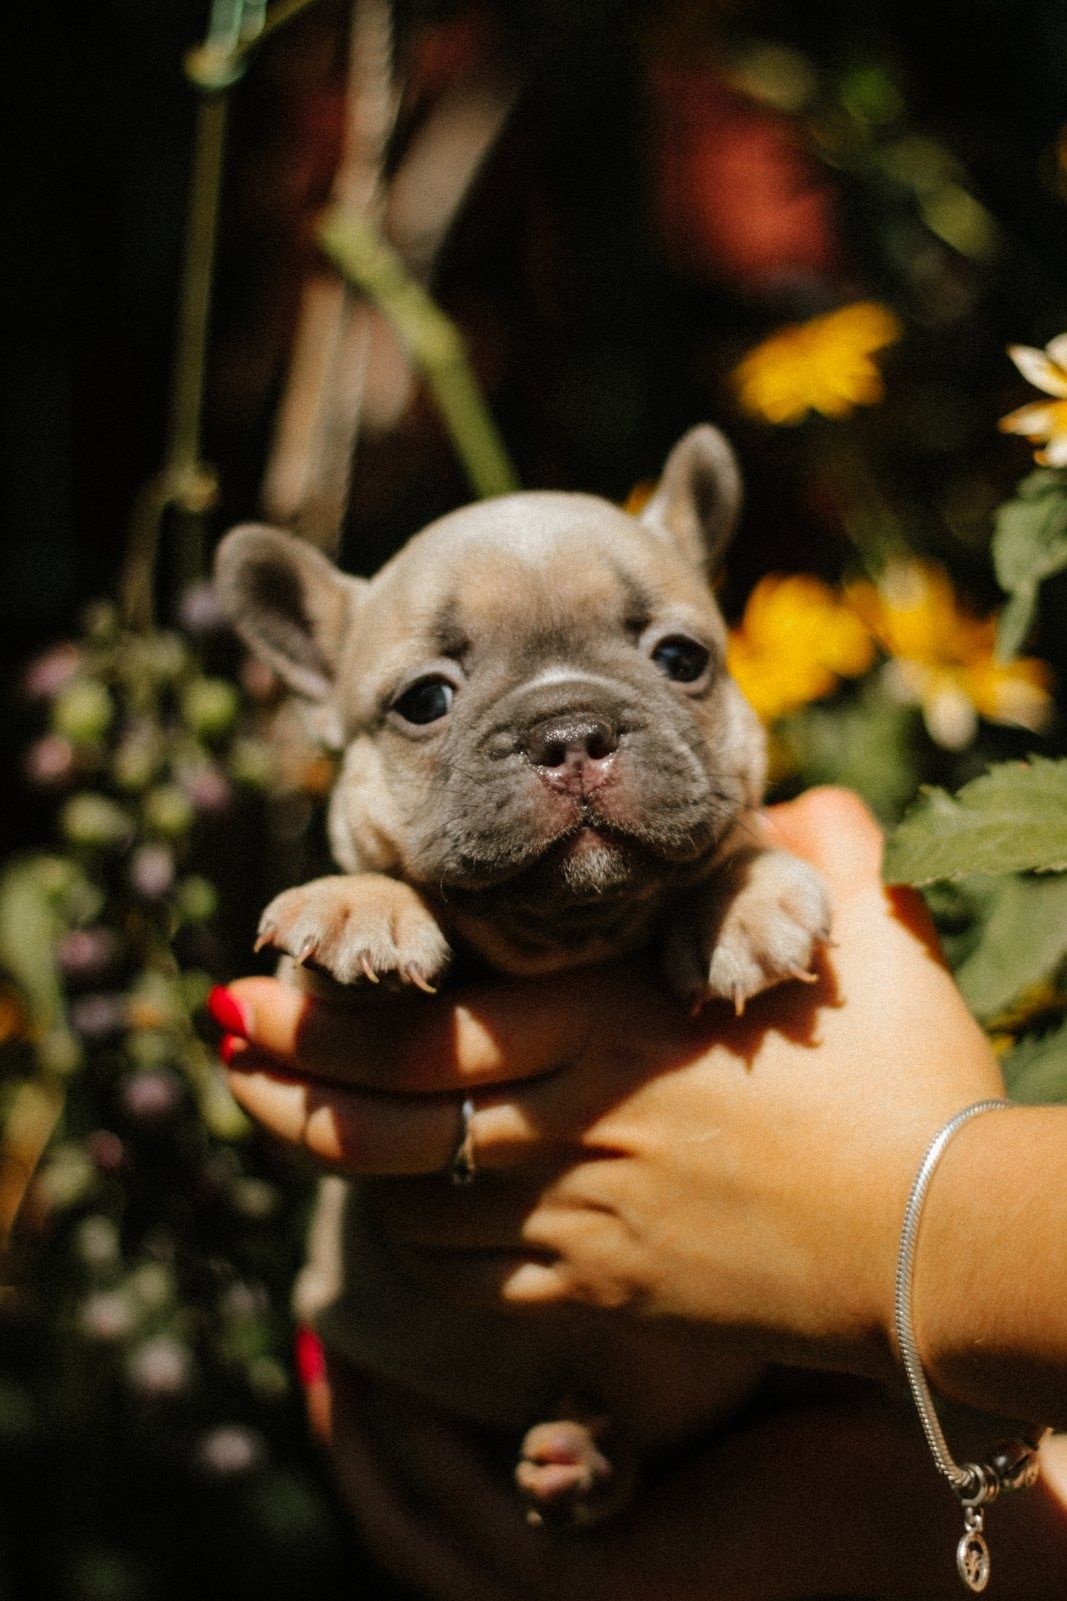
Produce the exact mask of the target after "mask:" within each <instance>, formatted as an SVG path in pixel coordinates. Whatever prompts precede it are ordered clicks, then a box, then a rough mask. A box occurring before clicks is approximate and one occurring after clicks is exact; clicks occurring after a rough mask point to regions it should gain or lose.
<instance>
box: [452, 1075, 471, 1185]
mask: <svg viewBox="0 0 1067 1601" xmlns="http://www.w3.org/2000/svg"><path fill="white" fill-rule="evenodd" d="M448 1171H449V1174H450V1176H451V1179H452V1182H453V1184H473V1182H474V1175H475V1173H476V1172H477V1171H478V1164H477V1163H476V1162H475V1160H474V1102H473V1101H472V1100H471V1098H470V1096H469V1095H468V1096H466V1097H465V1098H464V1099H463V1100H462V1101H461V1102H460V1107H459V1137H458V1138H457V1140H456V1148H455V1150H454V1151H453V1152H452V1160H451V1161H450V1162H449V1164H448Z"/></svg>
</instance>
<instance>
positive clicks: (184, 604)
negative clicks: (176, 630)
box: [178, 578, 230, 639]
mask: <svg viewBox="0 0 1067 1601" xmlns="http://www.w3.org/2000/svg"><path fill="white" fill-rule="evenodd" d="M178 621H179V622H180V623H181V625H182V627H183V628H184V629H185V631H186V633H188V634H192V636H193V638H194V639H207V638H210V636H211V635H212V634H222V633H226V632H227V631H228V630H229V626H230V620H229V618H228V617H227V616H226V613H225V612H224V611H223V609H222V607H221V605H220V604H219V597H218V593H217V591H216V589H215V586H214V584H213V583H211V582H210V580H208V579H206V578H205V579H203V580H202V581H201V582H200V583H198V584H190V585H189V588H188V589H187V590H185V592H184V594H183V595H182V597H181V600H180V601H179V602H178Z"/></svg>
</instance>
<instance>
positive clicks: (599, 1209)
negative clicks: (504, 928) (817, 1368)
mask: <svg viewBox="0 0 1067 1601" xmlns="http://www.w3.org/2000/svg"><path fill="white" fill-rule="evenodd" d="M771 820H772V821H771V826H772V829H773V831H774V833H776V835H777V837H778V841H779V843H781V844H782V845H783V846H785V847H786V848H787V849H791V850H794V851H795V852H796V853H797V854H799V855H803V856H805V857H806V858H807V859H808V860H809V861H812V862H813V863H814V865H816V866H817V867H818V868H819V869H820V870H821V871H822V872H823V874H824V875H825V877H826V879H827V881H828V884H829V887H830V890H831V894H832V897H833V901H834V938H835V942H836V943H835V948H834V949H833V951H832V952H830V953H828V955H827V957H826V959H825V961H824V964H823V970H822V973H821V976H820V981H819V983H818V984H817V985H814V986H811V987H810V988H802V987H800V986H787V987H785V988H783V989H780V990H777V991H772V992H770V993H768V994H766V995H764V996H761V997H760V998H759V999H758V1000H757V1001H756V1002H755V1003H753V1004H752V1006H751V1007H750V1009H749V1012H748V1013H747V1014H746V1015H745V1016H744V1017H743V1018H742V1019H739V1020H738V1019H734V1018H733V1017H732V1016H730V1015H728V1014H727V1011H726V1009H725V1008H714V1009H709V1010H708V1012H707V1013H706V1014H705V1015H704V1016H703V1017H702V1018H701V1019H700V1020H699V1021H698V1022H693V1021H691V1020H689V1019H687V1018H685V1017H684V1016H683V1015H681V1013H680V1009H679V1007H678V1004H677V1002H676V1001H675V1000H674V998H673V997H671V996H670V995H669V994H667V993H666V991H665V990H664V989H663V987H662V985H661V984H660V983H659V982H658V981H657V979H656V977H655V975H654V974H653V973H652V972H651V971H650V970H651V968H652V964H651V963H649V962H647V961H646V962H644V963H637V962H628V963H622V964H613V965H611V966H608V967H605V968H601V969H590V970H582V971H579V972H572V973H568V974H562V975H559V976H557V977H555V978H552V979H547V980H538V981H536V982H525V981H524V982H518V981H510V980H503V979H500V980H495V981H492V982H490V983H486V984H483V985H479V986H477V987H472V988H470V989H468V990H465V991H463V992H456V993H455V994H446V995H443V996H439V997H436V998H433V999H430V998H424V997H421V996H419V997H410V998H409V997H404V998H403V999H402V1001H401V1002H400V1003H399V1004H396V1005H392V1006H379V1007H375V1008H373V1009H366V1010H360V1011H351V1012H349V1011H343V1010H340V1009H338V1008H334V1007H329V1006H326V1005H324V1004H323V1003H321V1002H314V1001H311V1000H309V999H308V998H307V997H306V996H303V995H301V994H300V993H299V992H297V991H295V990H292V989H290V988H287V987H286V986H284V985H281V984H279V983H277V982H276V981H274V980H269V979H246V980H241V981H239V982H237V983H236V984H234V985H233V986H232V987H231V990H230V992H229V993H230V994H231V996H232V997H233V999H234V1001H235V1002H236V1004H237V1006H238V1007H239V1008H240V1009H241V1012H242V1013H243V1031H244V1033H245V1034H246V1036H247V1038H246V1039H245V1040H243V1041H242V1040H235V1041H233V1042H232V1044H231V1046H230V1049H229V1054H230V1060H231V1069H232V1070H231V1075H230V1082H231V1087H232V1089H233V1092H234V1094H235V1096H236V1098H237V1099H238V1101H239V1102H240V1103H241V1104H242V1105H243V1106H244V1107H245V1108H246V1110H248V1111H249V1112H250V1114H251V1115H252V1116H254V1117H257V1118H258V1119H259V1120H260V1121H261V1122H262V1123H263V1125H264V1126H265V1127H266V1128H267V1129H269V1130H271V1131H272V1132H273V1133H275V1134H276V1135H278V1136H279V1137H281V1138H283V1139H286V1140H288V1141H289V1142H290V1143H292V1144H294V1145H296V1146H298V1147H302V1148H304V1149H306V1150H307V1151H308V1152H310V1153H311V1154H312V1155H313V1156H315V1157H316V1158H318V1159H319V1160H320V1161H322V1162H325V1163H327V1164H328V1165H331V1166H334V1167H337V1168H339V1169H341V1170H342V1171H344V1172H347V1173H351V1174H361V1175H391V1176H392V1177H391V1182H390V1183H388V1184H385V1185H381V1186H379V1187H378V1197H377V1198H378V1204H379V1211H380V1214H381V1216H382V1219H383V1223H384V1226H385V1227H386V1228H387V1229H388V1230H389V1231H390V1232H391V1233H392V1235H393V1237H394V1239H395V1240H396V1241H397V1243H398V1244H399V1245H400V1246H401V1247H402V1248H403V1249H404V1250H405V1251H406V1252H407V1253H408V1255H409V1259H410V1260H411V1261H413V1262H414V1263H415V1264H417V1268H418V1271H419V1272H420V1273H421V1274H422V1275H423V1276H424V1277H425V1279H426V1280H427V1281H429V1282H430V1283H431V1284H432V1285H433V1287H434V1288H435V1289H436V1290H437V1291H438V1292H439V1293H442V1294H446V1295H452V1296H455V1297H457V1298H458V1299H460V1300H462V1301H464V1302H467V1303H468V1304H469V1303H474V1304H485V1305H493V1306H498V1305H500V1304H503V1305H505V1306H510V1307H512V1308H514V1309H515V1310H516V1311H519V1310H521V1309H523V1308H530V1307H538V1308H543V1307H546V1306H553V1305H555V1306H562V1305H566V1304H568V1303H571V1302H575V1301H580V1302H584V1303H588V1304H593V1305H597V1306H605V1307H607V1306H611V1307H619V1306H627V1307H629V1308H630V1309H631V1310H632V1311H635V1312H637V1313H639V1314H640V1315H642V1316H645V1317H657V1316H671V1317H682V1318H687V1319H693V1320H699V1321H700V1322H701V1323H702V1324H704V1325H706V1326H709V1327H711V1328H717V1329H721V1330H723V1331H725V1332H728V1333H729V1335H730V1337H731V1339H734V1340H737V1341H738V1342H741V1343H748V1344H750V1345H751V1347H752V1349H753V1350H755V1351H758V1352H759V1353H760V1354H761V1355H764V1356H767V1357H769V1358H773V1359H774V1360H778V1361H783V1362H785V1361H792V1362H798V1361H800V1362H810V1363H816V1364H818V1365H821V1366H827V1365H843V1366H846V1367H849V1368H851V1369H853V1370H854V1371H858V1372H872V1371H880V1370H881V1368H882V1366H883V1364H885V1365H888V1360H889V1358H888V1353H889V1350H890V1348H891V1343H892V1336H891V1333H890V1330H891V1327H892V1321H891V1295H892V1281H893V1269H894V1259H895V1253H896V1247H897V1240H898V1235H899V1227H900V1219H901V1215H902V1212H903V1206H904V1199H905V1197H906V1194H907V1190H908V1186H909V1184H910V1182H911V1179H912V1177H913V1175H914V1172H915V1169H916V1166H917V1163H918V1160H919V1157H920V1155H921V1153H922V1150H923V1149H924V1147H925V1144H926V1142H927V1140H928V1138H929V1136H930V1134H931V1133H932V1132H933V1131H934V1130H935V1129H936V1128H937V1127H938V1126H939V1125H940V1124H941V1123H942V1122H944V1121H945V1119H946V1118H948V1117H949V1116H950V1115H951V1114H952V1113H954V1112H955V1111H957V1110H958V1109H959V1108H960V1107H962V1106H964V1105H966V1104H968V1103H969V1102H971V1101H975V1100H979V1099H982V1098H984V1097H987V1096H991V1095H996V1094H999V1093H1000V1092H1001V1083H1000V1077H999V1072H998V1069H997V1066H996V1062H995V1058H994V1057H993V1054H992V1052H991V1050H990V1048H989V1046H988V1043H987V1042H986V1040H985V1038H984V1036H983V1035H982V1033H981V1031H980V1030H979V1029H978V1027H977V1025H976V1024H975V1023H974V1021H973V1020H972V1019H971V1017H970V1016H969V1014H968V1013H967V1011H966V1008H965V1006H964V1004H963V1001H962V999H961V997H960V996H959V993H958V991H957V990H956V988H955V985H954V984H953V982H952V980H951V977H950V976H949V974H948V973H947V971H946V969H945V967H944V965H943V963H942V961H941V959H940V957H939V955H938V953H937V950H936V946H935V944H934V941H933V937H932V933H931V929H930V925H929V921H928V918H927V916H926V913H925V910H924V908H923V906H922V903H921V901H920V900H919V899H918V897H917V896H914V895H912V894H911V893H909V892H892V891H887V890H885V889H884V887H883V886H882V884H881V882H880V878H879V868H880V855H881V836H880V833H879V830H878V828H877V826H876V825H875V823H874V822H873V820H872V819H871V818H870V816H869V814H868V813H867V812H866V811H865V809H864V808H863V807H862V805H861V804H860V803H859V802H858V801H857V800H856V799H855V798H854V797H852V796H850V795H848V794H846V793H844V792H841V791H829V790H823V791H813V792H811V793H809V794H808V795H806V796H804V797H802V798H801V799H800V800H799V801H796V802H793V803H791V804H790V805H788V806H785V807H780V808H776V809H775V811H774V812H773V813H772V814H771ZM472 1091H475V1092H476V1103H477V1112H476V1115H475V1119H474V1138H475V1150H476V1156H477V1161H478V1166H479V1170H480V1173H481V1174H482V1175H484V1176H483V1178H482V1182H481V1183H480V1184H477V1185H476V1188H475V1191H474V1193H473V1194H472V1193H471V1192H470V1191H467V1190H456V1189H454V1188H453V1187H452V1186H449V1185H445V1184H442V1183H441V1182H440V1180H439V1174H440V1171H441V1170H442V1169H444V1168H445V1167H446V1166H447V1164H448V1160H449V1157H450V1155H451V1151H452V1149H453V1147H454V1144H455V1139H456V1129H457V1110H456V1098H457V1097H458V1096H459V1095H461V1094H467V1093H470V1092H472ZM442 1092H443V1093H442ZM427 1175H432V1177H427ZM401 1176H403V1177H404V1178H405V1181H404V1182H399V1179H400V1178H401ZM490 1176H491V1177H492V1179H493V1180H494V1182H492V1183H490V1182H487V1180H488V1178H489V1177H490Z"/></svg>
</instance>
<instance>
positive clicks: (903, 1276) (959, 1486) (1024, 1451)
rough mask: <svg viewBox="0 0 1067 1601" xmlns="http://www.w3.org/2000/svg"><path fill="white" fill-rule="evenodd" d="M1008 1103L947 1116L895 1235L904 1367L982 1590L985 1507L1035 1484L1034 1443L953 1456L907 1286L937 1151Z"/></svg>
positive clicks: (966, 1559)
mask: <svg viewBox="0 0 1067 1601" xmlns="http://www.w3.org/2000/svg"><path fill="white" fill-rule="evenodd" d="M1010 1106H1011V1102H1010V1101H1000V1100H989V1101H976V1102H975V1104H974V1105H973V1106H967V1107H964V1109H963V1111H962V1112H957V1114H956V1116H955V1117H953V1118H950V1119H949V1121H948V1122H947V1123H946V1124H945V1126H944V1127H943V1128H942V1129H941V1130H940V1131H939V1132H938V1133H937V1134H936V1135H935V1136H934V1138H933V1139H932V1140H931V1142H930V1144H929V1145H928V1147H927V1149H926V1154H925V1155H924V1157H923V1159H922V1162H921V1164H920V1167H919V1171H918V1173H917V1174H916V1176H915V1182H914V1184H913V1185H912V1187H911V1194H910V1195H909V1196H908V1204H907V1206H906V1207H905V1209H904V1226H903V1228H902V1230H901V1235H900V1253H899V1256H898V1258H897V1277H896V1289H895V1294H894V1321H895V1323H896V1333H897V1343H898V1344H899V1346H900V1354H901V1358H902V1360H903V1363H904V1371H905V1373H906V1374H907V1377H908V1384H909V1386H910V1388H911V1393H912V1399H913V1400H914V1402H915V1407H916V1410H917V1412H918V1414H919V1421H920V1422H921V1424H922V1427H923V1433H924V1434H925V1435H926V1442H927V1444H928V1445H929V1447H930V1451H931V1454H932V1456H933V1459H934V1462H935V1464H936V1466H937V1469H938V1471H939V1472H940V1473H941V1474H943V1476H944V1477H945V1478H946V1479H947V1480H948V1482H949V1484H950V1485H951V1486H952V1489H953V1490H954V1491H955V1493H956V1498H957V1500H958V1501H959V1503H960V1505H961V1507H962V1508H963V1523H964V1529H963V1534H962V1536H961V1538H960V1541H959V1544H958V1545H957V1547H956V1570H957V1572H958V1573H959V1576H960V1578H961V1579H962V1580H963V1582H964V1584H965V1585H966V1586H967V1588H968V1589H969V1590H972V1591H974V1592H975V1593H978V1592H980V1591H982V1590H984V1589H985V1587H986V1585H987V1584H988V1583H989V1546H988V1545H987V1544H986V1539H985V1532H984V1531H985V1507H986V1506H987V1505H988V1504H989V1502H990V1501H992V1500H994V1499H995V1498H996V1497H997V1496H998V1495H1000V1494H1002V1493H1007V1492H1009V1491H1012V1490H1025V1489H1028V1488H1029V1487H1030V1486H1031V1485H1032V1484H1034V1483H1036V1481H1037V1477H1038V1473H1039V1465H1038V1460H1037V1448H1036V1445H1035V1444H1033V1443H1031V1442H1030V1441H1027V1440H1009V1441H1006V1442H1002V1443H1001V1444H999V1445H997V1446H996V1447H995V1448H994V1450H993V1452H992V1453H991V1456H990V1460H989V1461H988V1462H966V1463H964V1464H963V1465H962V1466H961V1465H960V1464H959V1463H957V1462H956V1461H954V1460H953V1457H952V1454H951V1452H950V1451H949V1448H948V1445H947V1444H946V1441H945V1436H944V1433H943V1432H942V1429H941V1424H940V1423H939V1421H938V1417H937V1412H936V1411H935V1409H934V1400H933V1396H932V1395H931V1394H930V1387H929V1385H928V1384H927V1382H926V1375H925V1373H924V1372H923V1368H922V1362H921V1361H920V1359H919V1348H918V1344H917V1343H916V1339H915V1332H914V1329H913V1327H912V1311H911V1287H912V1278H913V1275H914V1272H915V1244H916V1240H917V1238H918V1234H919V1220H920V1218H921V1217H922V1209H923V1202H924V1201H925V1199H926V1192H927V1190H928V1188H929V1186H930V1180H931V1178H932V1177H933V1173H934V1169H935V1167H936V1166H937V1164H938V1162H939V1160H940V1158H941V1153H942V1152H943V1151H944V1149H945V1146H946V1145H947V1144H948V1142H949V1140H950V1139H951V1138H952V1136H953V1135H954V1134H955V1133H956V1131H957V1129H960V1128H962V1127H963V1125H964V1124H965V1123H968V1122H969V1121H970V1120H971V1118H972V1117H977V1116H979V1114H980V1113H982V1112H997V1111H1002V1110H1004V1109H1005V1108H1010ZM1041 1432H1046V1431H1041Z"/></svg>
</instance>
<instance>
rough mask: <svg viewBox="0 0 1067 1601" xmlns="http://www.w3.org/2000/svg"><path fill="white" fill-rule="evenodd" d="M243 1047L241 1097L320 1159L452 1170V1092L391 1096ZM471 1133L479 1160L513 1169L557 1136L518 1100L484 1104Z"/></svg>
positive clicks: (455, 1136) (456, 1114) (363, 1172)
mask: <svg viewBox="0 0 1067 1601" xmlns="http://www.w3.org/2000/svg"><path fill="white" fill-rule="evenodd" d="M241 1050H242V1047H241V1046H240V1045H235V1052H240V1051H241ZM243 1053H244V1056H243V1060H244V1062H245V1063H246V1064H247V1065H244V1066H242V1067H241V1069H240V1070H239V1071H231V1072H230V1074H229V1086H230V1092H231V1094H232V1095H233V1097H234V1099H235V1100H236V1101H237V1103H238V1105H239V1106H241V1107H243V1109H244V1110H245V1111H246V1112H247V1113H248V1115H249V1116H250V1117H252V1118H254V1119H255V1120H256V1122H258V1123H260V1124H261V1125H262V1127H263V1128H264V1129H266V1131H267V1132H268V1133H269V1134H273V1135H274V1136H275V1137H276V1138H277V1139H281V1140H285V1141H286V1142H287V1143H288V1144H290V1145H295V1146H297V1147H298V1148H302V1149H303V1150H305V1151H306V1152H307V1154H308V1155H309V1156H311V1157H312V1158H314V1160H315V1161H316V1162H320V1163H324V1164H325V1165H326V1166H328V1167H331V1168H336V1169H338V1170H340V1171H341V1172H344V1173H346V1174H350V1175H358V1176H361V1177H373V1176H381V1175H385V1174H416V1173H440V1174H447V1173H448V1172H449V1171H450V1168H451V1163H452V1158H453V1156H454V1154H455V1151H456V1148H457V1145H458V1143H459V1139H460V1136H461V1133H462V1124H461V1117H460V1108H459V1104H458V1102H457V1101H456V1099H455V1098H454V1097H453V1098H451V1099H445V1098H443V1097H442V1098H436V1097H435V1098H430V1097H426V1098H425V1099H423V1098H413V1097H403V1096H391V1095H385V1094H379V1093H376V1092H374V1091H369V1090H357V1089H349V1088H346V1087H344V1086H341V1085H329V1084H322V1083H319V1082H317V1081H315V1080H307V1079H301V1078H293V1077H287V1076H286V1075H284V1074H282V1073H280V1072H279V1071H278V1070H277V1067H276V1066H275V1064H273V1063H271V1062H269V1061H268V1060H265V1059H264V1058H263V1057H262V1055H261V1054H257V1053H256V1052H255V1051H254V1049H253V1048H252V1047H249V1046H244V1047H243ZM236 1061H237V1055H235V1057H234V1062H235V1064H236ZM471 1133H472V1138H473V1141H474V1152H475V1162H476V1165H477V1166H478V1167H484V1168H488V1169H492V1168H499V1169H508V1168H512V1167H516V1166H518V1165H520V1164H523V1163H529V1161H530V1159H531V1155H532V1154H533V1155H535V1156H537V1157H538V1159H539V1160H541V1161H544V1160H550V1159H552V1154H553V1153H552V1151H551V1143H552V1142H551V1141H550V1140H549V1141H546V1139H545V1135H544V1133H543V1131H541V1130H538V1129H536V1128H535V1127H534V1126H533V1125H532V1124H531V1122H530V1120H529V1119H528V1118H527V1117H526V1116H525V1115H524V1113H523V1111H522V1110H521V1108H520V1107H519V1106H518V1105H517V1104H515V1103H514V1102H509V1101H504V1100H501V1101H490V1102H487V1103H484V1104H480V1105H479V1106H478V1107H477V1108H476V1109H475V1112H474V1116H473V1119H472V1121H471ZM535 1146H536V1147H538V1149H537V1150H536V1151H535V1150H533V1148H534V1147H535ZM556 1159H558V1157H557V1158H556Z"/></svg>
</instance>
